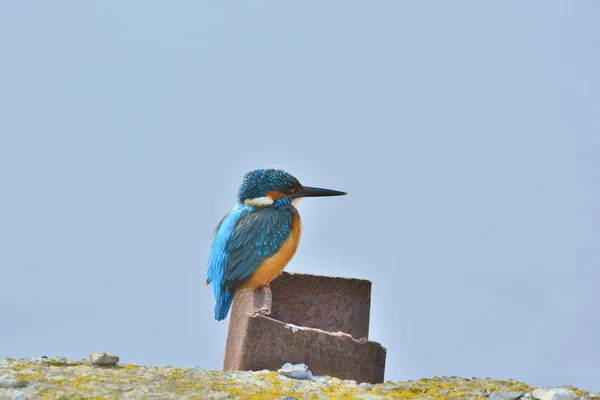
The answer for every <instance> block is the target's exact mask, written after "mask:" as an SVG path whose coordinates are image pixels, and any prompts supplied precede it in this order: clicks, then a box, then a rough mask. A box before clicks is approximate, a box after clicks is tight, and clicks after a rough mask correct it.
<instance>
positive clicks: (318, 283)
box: [224, 273, 386, 383]
mask: <svg viewBox="0 0 600 400" xmlns="http://www.w3.org/2000/svg"><path fill="white" fill-rule="evenodd" d="M271 289H272V291H271V290H268V289H266V288H263V289H262V290H261V291H259V293H254V292H252V291H242V292H239V293H238V294H237V295H236V297H235V300H234V302H233V305H232V310H231V319H230V323H229V334H228V336H227V349H226V353H225V361H224V370H225V371H230V370H261V369H269V370H277V369H279V368H281V366H282V365H283V364H284V363H287V362H290V363H305V364H307V365H308V366H309V368H310V370H311V371H312V372H313V374H316V375H330V376H333V377H336V378H340V379H353V380H356V381H357V382H368V383H381V382H383V380H384V372H385V358H386V350H385V348H384V347H383V346H381V345H380V344H379V343H376V342H371V341H368V340H367V337H368V334H369V313H370V297H371V283H370V282H369V281H366V280H360V279H345V278H335V277H326V276H316V275H307V274H290V273H284V274H282V275H281V276H280V277H279V278H277V279H276V280H275V281H273V282H272V283H271Z"/></svg>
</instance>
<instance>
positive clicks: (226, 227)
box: [206, 204, 249, 321]
mask: <svg viewBox="0 0 600 400" xmlns="http://www.w3.org/2000/svg"><path fill="white" fill-rule="evenodd" d="M248 209H249V207H248V206H245V205H243V204H236V205H235V206H234V207H233V208H232V209H231V211H230V212H229V214H227V215H226V216H225V218H223V220H222V221H221V223H220V224H219V226H218V227H217V230H216V232H215V238H214V241H213V244H212V248H211V251H210V259H209V261H208V274H207V279H206V283H207V284H209V283H212V284H213V291H214V293H215V299H216V303H215V318H216V319H217V320H218V321H221V320H223V319H225V317H227V314H228V313H229V308H230V307H231V303H232V301H233V296H234V293H233V292H231V291H229V290H228V289H227V282H226V280H225V268H227V264H228V263H229V253H228V252H227V251H225V249H226V247H227V243H228V242H229V240H230V238H231V236H232V234H233V231H234V228H235V226H236V224H237V223H238V221H239V220H240V219H241V218H242V217H243V216H244V215H246V213H248V211H249V210H248Z"/></svg>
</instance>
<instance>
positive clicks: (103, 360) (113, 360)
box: [90, 352, 119, 366]
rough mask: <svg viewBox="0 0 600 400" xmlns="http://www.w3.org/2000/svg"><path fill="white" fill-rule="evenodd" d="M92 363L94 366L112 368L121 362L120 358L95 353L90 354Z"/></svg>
mask: <svg viewBox="0 0 600 400" xmlns="http://www.w3.org/2000/svg"><path fill="white" fill-rule="evenodd" d="M90 362H91V363H92V364H93V365H102V366H111V365H117V364H118V362H119V356H116V355H114V354H107V353H100V352H94V353H92V354H90Z"/></svg>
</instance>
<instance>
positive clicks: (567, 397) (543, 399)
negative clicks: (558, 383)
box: [532, 388, 578, 400]
mask: <svg viewBox="0 0 600 400" xmlns="http://www.w3.org/2000/svg"><path fill="white" fill-rule="evenodd" d="M532 396H533V398H534V399H536V400H575V399H577V397H578V396H577V393H575V392H574V391H572V390H569V389H564V388H539V389H536V390H534V391H533V393H532Z"/></svg>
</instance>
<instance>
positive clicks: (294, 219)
mask: <svg viewBox="0 0 600 400" xmlns="http://www.w3.org/2000/svg"><path fill="white" fill-rule="evenodd" d="M345 194H347V193H346V192H340V191H337V190H331V189H323V188H317V187H309V186H302V185H301V184H300V182H299V181H298V179H296V178H295V177H293V176H292V175H290V174H288V173H287V172H285V171H282V170H279V169H257V170H254V171H250V172H248V173H246V174H245V175H244V178H243V181H242V184H241V185H240V188H239V191H238V196H237V203H236V204H235V205H234V206H233V208H232V209H231V210H230V211H229V213H227V214H226V215H225V216H224V217H223V218H222V219H221V221H220V222H219V224H218V225H217V228H216V229H215V232H214V239H213V244H212V247H211V251H210V258H209V261H208V273H207V279H206V284H207V285H210V284H211V283H212V284H213V291H214V294H215V300H216V303H215V309H214V312H215V319H216V320H217V321H221V320H223V319H225V317H227V314H228V313H229V309H230V308H231V303H232V301H233V298H234V296H235V293H237V291H238V290H244V289H249V290H254V291H258V290H260V289H261V288H262V287H267V288H270V287H269V283H270V282H271V281H273V280H274V279H275V278H277V277H278V276H279V275H281V273H282V272H283V269H284V268H285V266H286V265H287V264H288V262H289V261H290V260H291V259H292V257H294V254H296V249H297V248H298V243H299V242H300V235H301V233H302V221H301V219H300V214H299V213H298V209H297V208H296V204H297V202H298V201H299V200H300V199H303V198H305V197H322V196H342V195H345Z"/></svg>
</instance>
